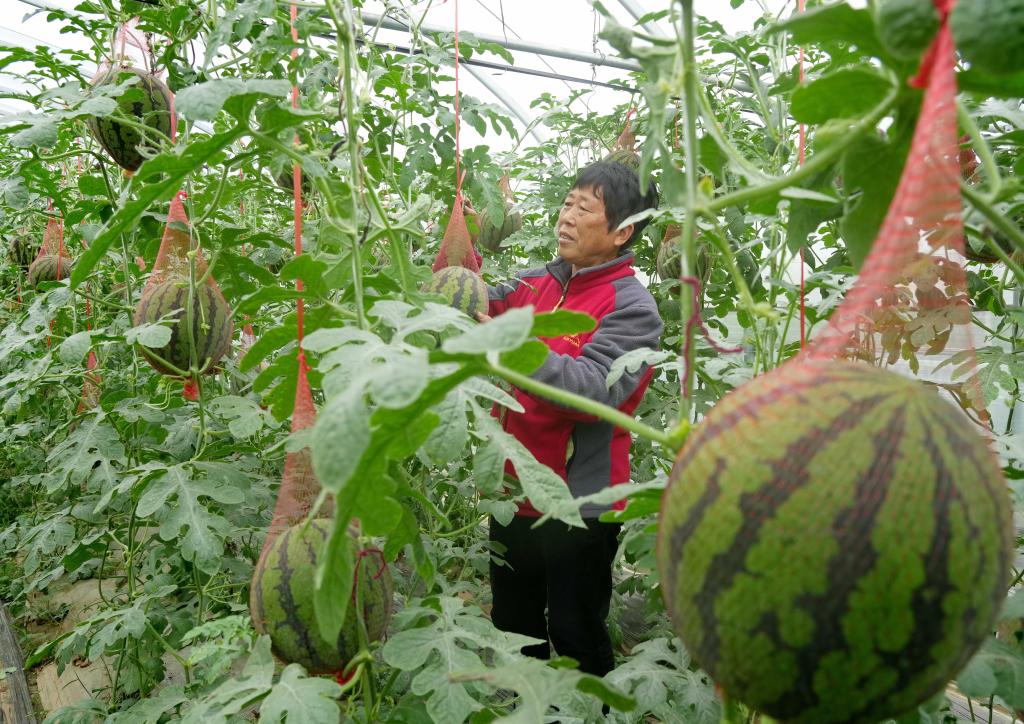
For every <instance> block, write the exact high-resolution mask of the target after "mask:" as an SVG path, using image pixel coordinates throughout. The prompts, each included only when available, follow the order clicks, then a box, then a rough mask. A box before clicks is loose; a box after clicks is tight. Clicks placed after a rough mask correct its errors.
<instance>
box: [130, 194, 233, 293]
mask: <svg viewBox="0 0 1024 724" xmlns="http://www.w3.org/2000/svg"><path fill="white" fill-rule="evenodd" d="M183 198H184V194H183V193H181V192H179V193H178V194H176V195H175V197H174V199H173V200H172V201H171V208H170V209H169V210H168V212H167V226H166V227H164V236H163V239H162V240H161V241H160V249H159V251H157V255H156V262H154V264H153V272H152V273H151V274H150V275H149V280H148V281H147V282H146V286H145V288H143V290H142V294H143V296H145V294H146V292H148V291H149V290H150V289H152V288H153V287H155V286H156V285H158V284H162V283H163V282H165V281H168V280H170V279H188V275H189V259H188V254H189V252H190V251H191V250H192V233H191V231H190V229H189V223H188V215H187V214H186V213H185V205H184V204H183V203H182V199H183ZM195 252H196V253H195V262H196V272H195V274H196V279H199V278H201V277H202V276H203V275H204V274H206V260H205V259H204V258H203V251H202V249H199V248H197V249H196V250H195ZM206 283H207V284H209V285H210V286H211V287H213V288H214V289H216V290H217V291H218V292H220V287H218V286H217V282H216V281H215V280H214V278H213V275H210V276H208V277H207V278H206Z"/></svg>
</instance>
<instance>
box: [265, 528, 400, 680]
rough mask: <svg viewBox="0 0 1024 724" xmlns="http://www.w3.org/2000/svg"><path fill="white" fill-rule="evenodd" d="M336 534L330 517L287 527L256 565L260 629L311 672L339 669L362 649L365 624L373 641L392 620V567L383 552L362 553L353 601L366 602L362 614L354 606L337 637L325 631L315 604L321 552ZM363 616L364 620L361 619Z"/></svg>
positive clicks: (276, 649) (277, 649) (279, 652)
mask: <svg viewBox="0 0 1024 724" xmlns="http://www.w3.org/2000/svg"><path fill="white" fill-rule="evenodd" d="M330 534H331V522H330V521H327V520H324V519H317V520H313V521H311V522H309V523H299V524H298V525H294V526H292V527H291V528H289V529H288V530H286V531H285V532H283V533H282V534H281V535H280V536H279V537H278V538H277V540H275V541H274V543H273V545H271V546H270V549H269V550H268V551H267V553H266V555H265V556H263V558H262V559H261V560H260V562H259V564H258V565H257V566H256V572H255V574H254V575H253V579H252V586H253V590H252V595H251V596H250V598H249V607H250V614H251V615H252V618H253V621H254V624H255V626H256V627H257V629H258V630H261V631H265V632H266V633H267V634H268V635H269V636H270V641H271V643H272V644H273V648H274V653H275V654H277V655H278V656H279V657H280V658H281V659H283V660H284V661H287V662H289V663H297V664H302V665H303V666H304V667H305V668H306V670H307V671H308V672H310V673H311V674H333V673H337V672H339V671H341V670H342V669H344V668H345V664H347V663H348V661H349V660H350V659H351V658H352V657H353V656H354V655H355V654H357V653H358V652H359V629H358V626H359V625H360V623H362V625H365V627H366V637H367V640H369V641H378V640H380V639H381V637H383V636H384V633H385V631H386V630H387V627H388V623H389V622H390V620H391V608H392V596H393V584H392V581H391V572H390V571H389V570H388V567H387V566H386V565H385V563H384V560H383V558H382V557H381V555H380V554H379V553H375V552H371V551H366V552H364V554H363V555H361V556H360V557H359V558H358V566H357V571H358V573H357V578H356V586H358V588H359V590H358V592H357V591H355V590H353V596H354V599H353V600H359V601H361V602H362V607H361V608H362V611H361V615H360V612H359V611H358V608H359V607H357V606H355V605H350V606H349V607H348V610H347V611H346V613H345V621H344V623H343V624H342V627H341V631H340V632H339V634H338V639H337V641H333V642H332V641H328V640H327V639H325V638H323V636H322V635H321V634H320V629H319V626H318V624H317V620H316V613H315V611H314V608H313V591H314V589H315V584H314V580H313V578H314V575H315V574H316V568H317V565H318V562H319V556H320V551H321V549H322V547H323V546H324V544H325V543H326V541H327V539H328V538H329V537H330ZM360 619H361V621H360Z"/></svg>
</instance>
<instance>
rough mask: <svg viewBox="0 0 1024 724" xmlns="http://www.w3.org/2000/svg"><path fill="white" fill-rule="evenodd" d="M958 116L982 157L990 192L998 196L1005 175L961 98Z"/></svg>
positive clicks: (957, 106) (957, 110) (958, 104)
mask: <svg viewBox="0 0 1024 724" xmlns="http://www.w3.org/2000/svg"><path fill="white" fill-rule="evenodd" d="M956 117H957V120H958V121H960V125H961V126H963V128H964V130H965V131H967V135H969V136H970V137H971V141H973V143H974V151H975V152H976V153H977V154H978V157H979V158H980V159H981V165H982V168H984V169H985V180H986V182H987V183H988V186H989V193H991V194H992V196H993V198H994V197H997V196H998V195H999V191H1000V190H1001V189H1002V186H1003V177H1002V175H1001V174H1000V173H999V165H998V164H997V163H996V160H995V157H994V156H993V155H992V149H990V148H989V147H988V143H987V142H986V141H985V138H984V136H982V135H981V130H980V129H979V128H978V124H977V123H975V122H974V118H973V117H972V116H971V114H970V113H969V112H968V111H967V108H966V107H965V106H964V104H963V103H962V102H961V101H960V100H957V102H956Z"/></svg>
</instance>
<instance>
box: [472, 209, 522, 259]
mask: <svg viewBox="0 0 1024 724" xmlns="http://www.w3.org/2000/svg"><path fill="white" fill-rule="evenodd" d="M510 209H511V206H509V207H506V209H505V218H504V219H502V222H501V226H496V225H495V224H494V223H493V222H492V221H491V217H490V214H488V213H487V210H486V209H484V211H483V213H482V214H480V235H479V236H478V237H477V243H479V244H480V246H482V247H483V248H484V249H487V251H491V252H495V251H498V249H500V248H501V242H503V241H505V239H507V238H508V237H510V236H512V234H514V233H516V232H517V231H519V230H520V229H522V228H523V215H522V214H520V213H519V212H518V211H515V212H513V211H511V210H510Z"/></svg>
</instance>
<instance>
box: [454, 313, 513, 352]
mask: <svg viewBox="0 0 1024 724" xmlns="http://www.w3.org/2000/svg"><path fill="white" fill-rule="evenodd" d="M532 327H533V307H517V308H515V309H510V310H508V311H507V312H505V313H504V314H501V315H499V316H497V317H495V318H494V319H492V320H491V321H490V322H487V323H486V324H479V325H476V326H475V327H473V328H472V329H470V330H469V331H468V332H465V333H463V334H461V335H459V336H458V337H452V338H451V339H448V340H446V341H445V343H444V344H443V345H442V349H444V351H445V352H448V353H450V354H486V353H496V352H505V351H508V350H512V349H515V348H517V347H519V346H520V345H521V344H522V343H523V342H525V341H526V340H527V338H528V337H529V336H530V330H531V328H532Z"/></svg>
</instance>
